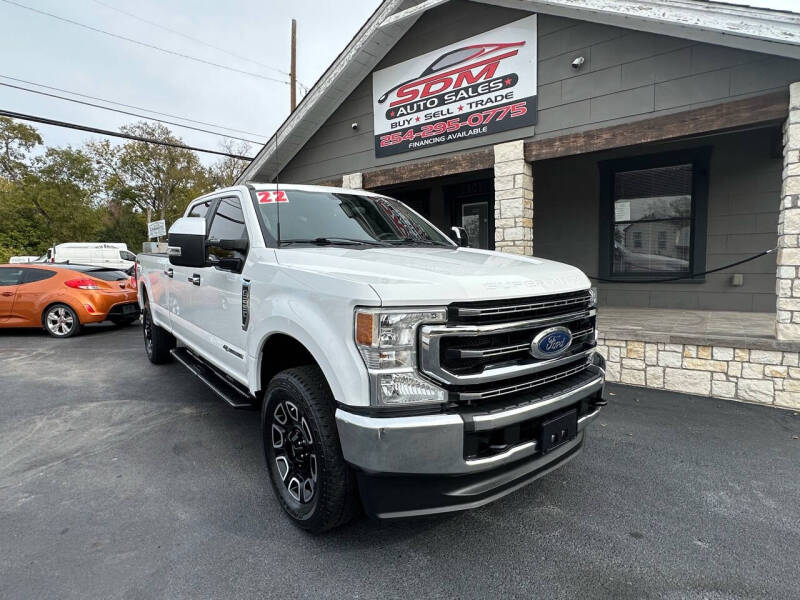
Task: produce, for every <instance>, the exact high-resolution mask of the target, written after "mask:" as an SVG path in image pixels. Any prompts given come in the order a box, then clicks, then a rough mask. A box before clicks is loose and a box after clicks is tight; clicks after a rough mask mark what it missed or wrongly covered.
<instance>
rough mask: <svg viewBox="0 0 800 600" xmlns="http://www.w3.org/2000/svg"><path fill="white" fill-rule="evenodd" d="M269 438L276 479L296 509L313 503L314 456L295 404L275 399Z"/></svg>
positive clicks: (301, 417)
mask: <svg viewBox="0 0 800 600" xmlns="http://www.w3.org/2000/svg"><path fill="white" fill-rule="evenodd" d="M275 400H276V402H275V403H274V409H273V410H272V411H271V412H272V416H271V426H270V438H271V442H272V448H273V460H274V461H275V468H276V469H277V472H278V476H279V478H280V480H281V482H282V483H283V486H284V488H285V490H286V493H287V494H288V496H289V498H291V500H292V501H294V502H295V503H297V504H298V505H299V506H298V507H297V508H302V506H303V505H308V504H310V503H312V502H313V501H314V499H315V493H316V490H317V454H316V451H315V449H314V438H313V436H312V434H311V429H310V428H309V426H308V420H307V419H306V417H305V415H303V413H302V412H301V411H300V409H299V408H298V407H297V405H296V404H294V403H293V402H292V401H291V400H289V399H286V398H276V399H275Z"/></svg>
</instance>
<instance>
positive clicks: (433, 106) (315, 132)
mask: <svg viewBox="0 0 800 600" xmlns="http://www.w3.org/2000/svg"><path fill="white" fill-rule="evenodd" d="M795 82H800V14H794V13H787V12H780V11H773V10H766V9H759V8H751V7H746V6H740V5H732V4H725V3H721V2H711V1H703V0H613V1H612V0H538V1H537V0H486V1H481V2H477V1H467V0H449V1H448V0H427V1H413V0H385V1H384V2H383V3H382V4H381V5H380V6H379V8H378V9H377V10H376V11H375V13H374V14H373V15H372V16H371V17H370V19H369V20H368V21H367V22H366V23H365V24H364V25H363V26H362V27H361V29H360V30H359V31H358V33H357V34H356V36H355V37H354V38H353V40H352V41H351V42H350V43H349V44H348V46H347V47H346V48H345V49H344V51H343V52H342V53H341V54H340V55H339V56H338V57H337V58H336V60H335V61H334V63H333V64H332V65H331V66H330V67H329V68H328V70H327V71H326V72H325V73H324V74H323V76H322V77H321V78H320V80H319V81H318V82H317V83H316V85H315V86H314V87H313V88H312V89H311V91H310V92H309V93H308V95H307V96H306V97H305V98H304V99H303V100H302V102H301V103H300V104H299V106H298V107H297V109H296V110H295V111H294V112H293V113H292V114H291V116H290V117H289V118H288V119H287V120H286V121H285V122H284V123H283V125H282V126H281V127H280V128H279V130H278V132H277V133H276V137H273V139H272V140H270V141H269V143H267V144H266V145H265V146H264V148H263V149H262V150H261V152H260V153H259V154H258V156H257V157H256V159H255V160H254V161H253V162H252V163H251V165H250V166H249V167H248V169H247V170H246V171H245V173H244V174H243V175H242V177H241V180H240V181H242V182H243V181H260V182H269V181H274V180H276V179H279V180H280V181H285V182H292V183H315V184H321V185H333V186H343V187H347V188H353V189H367V190H371V191H379V192H383V193H386V194H387V195H391V196H394V197H396V198H399V199H401V200H403V201H404V202H406V203H407V204H408V205H409V206H411V207H412V208H414V209H415V210H417V211H418V212H419V213H421V214H422V215H424V216H426V217H427V218H428V219H430V220H431V221H432V222H433V223H435V224H436V225H437V226H439V227H440V228H442V229H443V230H449V229H450V228H451V227H453V226H460V227H464V228H465V229H466V230H467V232H468V234H469V240H470V245H472V246H475V247H480V248H488V249H494V250H499V251H502V252H510V253H514V254H520V255H530V256H536V257H542V258H547V259H553V260H558V261H563V262H566V263H571V264H574V265H576V266H578V267H580V268H581V269H583V270H584V272H586V273H587V274H588V275H591V276H593V277H595V280H596V281H597V284H596V285H597V288H598V293H599V301H600V315H599V327H600V346H599V348H600V351H601V352H602V353H603V354H604V355H605V357H606V359H607V364H608V379H609V380H611V381H621V382H624V383H627V384H631V385H640V386H647V387H651V388H659V389H668V390H673V391H681V392H688V393H694V394H701V395H711V396H715V397H721V398H733V399H739V400H743V401H749V402H759V403H765V404H774V405H778V406H784V407H794V408H800V364H799V362H798V358H799V356H800V270H799V269H800V244H799V240H800V83H795ZM775 248H777V250H774V251H772V252H769V253H766V254H762V253H763V252H764V251H767V250H773V249H775ZM759 254H760V256H758V257H757V258H755V259H754V260H750V261H747V262H743V263H741V264H737V265H735V266H732V267H730V268H726V269H723V270H721V271H718V272H713V273H707V274H703V273H706V272H707V271H711V270H714V269H716V268H718V267H722V266H725V265H730V264H732V263H738V262H739V261H742V260H744V259H748V258H750V257H753V256H755V255H759ZM664 280H668V281H664Z"/></svg>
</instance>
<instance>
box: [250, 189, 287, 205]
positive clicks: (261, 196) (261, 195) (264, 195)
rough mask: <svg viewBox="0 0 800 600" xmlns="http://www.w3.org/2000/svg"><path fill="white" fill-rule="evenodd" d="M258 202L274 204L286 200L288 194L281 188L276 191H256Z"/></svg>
mask: <svg viewBox="0 0 800 600" xmlns="http://www.w3.org/2000/svg"><path fill="white" fill-rule="evenodd" d="M256 196H258V203H259V204H275V203H277V202H288V201H289V196H287V195H286V192H284V191H283V190H278V191H277V192H256Z"/></svg>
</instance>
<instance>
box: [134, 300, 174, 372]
mask: <svg viewBox="0 0 800 600" xmlns="http://www.w3.org/2000/svg"><path fill="white" fill-rule="evenodd" d="M142 333H143V334H144V350H145V352H146V353H147V358H149V359H150V362H151V363H153V364H154V365H163V364H165V363H168V362H169V361H170V360H171V359H172V355H171V354H170V350H172V349H173V348H174V347H175V337H174V336H173V335H172V334H171V333H169V332H168V331H166V330H164V329H162V328H161V327H159V326H158V325H156V324H155V323H153V318H152V315H151V314H150V305H148V304H146V305H145V307H144V310H143V311H142Z"/></svg>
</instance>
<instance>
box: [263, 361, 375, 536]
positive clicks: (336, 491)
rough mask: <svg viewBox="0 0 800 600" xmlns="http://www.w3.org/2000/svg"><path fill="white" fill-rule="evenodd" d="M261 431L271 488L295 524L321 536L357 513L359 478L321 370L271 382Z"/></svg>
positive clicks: (292, 372)
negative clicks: (344, 453)
mask: <svg viewBox="0 0 800 600" xmlns="http://www.w3.org/2000/svg"><path fill="white" fill-rule="evenodd" d="M261 430H262V436H263V441H264V457H265V459H266V461H267V469H268V471H269V475H270V481H271V482H272V488H273V490H274V491H275V495H276V496H277V498H278V501H279V502H280V503H281V506H282V507H283V510H284V511H285V512H286V514H287V515H289V517H290V518H291V519H292V522H294V524H295V525H297V526H298V527H300V528H301V529H305V530H306V531H310V532H312V533H320V532H323V531H327V530H329V529H333V528H334V527H338V526H340V525H344V524H345V523H347V522H348V521H350V520H351V519H352V518H353V517H354V516H356V514H358V512H359V510H360V507H361V505H360V502H359V498H358V489H357V486H356V481H355V474H354V473H353V470H352V469H351V468H350V466H349V465H348V464H347V463H346V462H345V460H344V457H343V456H342V449H341V446H340V445H339V434H338V431H337V429H336V420H335V418H334V415H333V402H332V396H331V391H330V388H329V387H328V383H327V382H326V381H325V377H324V375H323V374H322V372H321V371H320V370H319V368H318V367H316V366H304V367H296V368H293V369H287V370H285V371H281V372H280V373H278V374H277V375H276V376H275V377H274V378H273V379H272V381H271V382H270V384H269V386H268V387H267V391H266V393H265V394H264V402H263V405H262V409H261Z"/></svg>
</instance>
